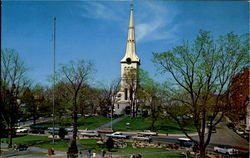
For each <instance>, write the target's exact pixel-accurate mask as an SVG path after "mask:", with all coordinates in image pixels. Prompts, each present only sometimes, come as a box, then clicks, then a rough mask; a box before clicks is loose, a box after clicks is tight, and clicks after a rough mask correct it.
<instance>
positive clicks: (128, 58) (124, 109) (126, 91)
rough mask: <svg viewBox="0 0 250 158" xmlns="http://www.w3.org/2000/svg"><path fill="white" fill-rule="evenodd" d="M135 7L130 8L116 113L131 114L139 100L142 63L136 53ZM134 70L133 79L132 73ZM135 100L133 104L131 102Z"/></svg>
mask: <svg viewBox="0 0 250 158" xmlns="http://www.w3.org/2000/svg"><path fill="white" fill-rule="evenodd" d="M133 12H134V11H133V8H131V9H130V17H129V27H128V39H127V45H126V52H125V56H124V57H123V58H122V60H121V83H120V90H119V92H118V93H117V94H116V97H115V104H114V114H117V115H121V114H129V113H131V112H132V108H135V106H136V103H137V100H136V96H135V90H136V88H137V86H138V81H137V75H138V74H137V71H136V70H138V68H139V65H140V59H139V58H138V56H137V55H136V43H135V27H134V15H133V14H134V13H133ZM132 70H133V72H134V73H133V76H134V77H133V79H132V75H130V73H131V72H132ZM132 101H133V104H131V102H132ZM131 105H133V107H131Z"/></svg>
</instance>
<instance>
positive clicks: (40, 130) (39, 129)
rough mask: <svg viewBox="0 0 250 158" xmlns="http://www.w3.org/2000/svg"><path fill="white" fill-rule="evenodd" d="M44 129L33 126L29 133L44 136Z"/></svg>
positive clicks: (39, 126)
mask: <svg viewBox="0 0 250 158" xmlns="http://www.w3.org/2000/svg"><path fill="white" fill-rule="evenodd" d="M45 130H46V128H45V127H44V126H41V125H34V126H31V127H30V130H29V132H30V133H35V134H38V133H39V134H44V133H45Z"/></svg>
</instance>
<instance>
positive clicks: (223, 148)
mask: <svg viewBox="0 0 250 158" xmlns="http://www.w3.org/2000/svg"><path fill="white" fill-rule="evenodd" d="M214 151H215V152H218V153H222V154H229V155H236V154H238V153H239V150H237V149H234V148H233V147H231V146H229V145H219V146H215V147H214Z"/></svg>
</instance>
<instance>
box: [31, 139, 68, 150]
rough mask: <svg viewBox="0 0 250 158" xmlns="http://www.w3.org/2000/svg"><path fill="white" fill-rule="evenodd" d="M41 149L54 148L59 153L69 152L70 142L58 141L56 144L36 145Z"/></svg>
mask: <svg viewBox="0 0 250 158" xmlns="http://www.w3.org/2000/svg"><path fill="white" fill-rule="evenodd" d="M34 146H36V147H39V148H44V149H49V148H54V150H57V151H64V152H67V150H68V141H66V140H56V141H55V144H53V143H52V142H45V143H41V144H37V145H34Z"/></svg>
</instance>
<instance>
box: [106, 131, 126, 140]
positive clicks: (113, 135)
mask: <svg viewBox="0 0 250 158" xmlns="http://www.w3.org/2000/svg"><path fill="white" fill-rule="evenodd" d="M106 136H107V137H112V138H123V139H128V138H129V135H126V134H122V133H121V132H115V133H112V134H106Z"/></svg>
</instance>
